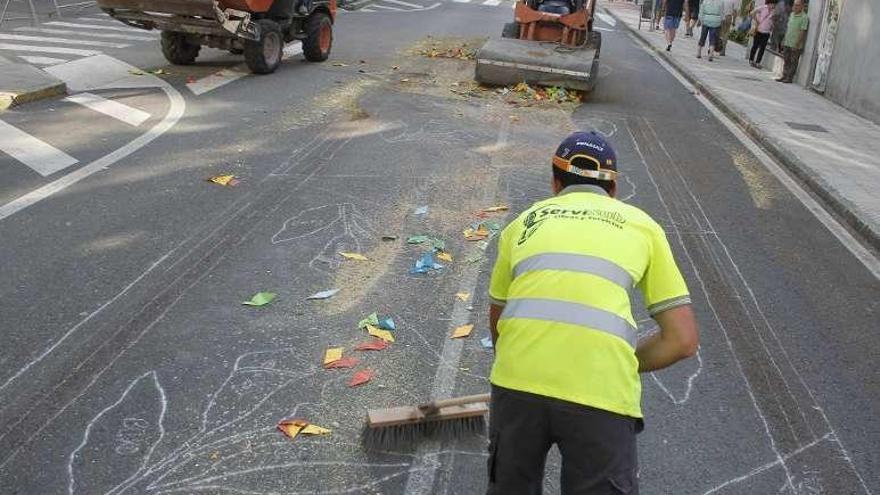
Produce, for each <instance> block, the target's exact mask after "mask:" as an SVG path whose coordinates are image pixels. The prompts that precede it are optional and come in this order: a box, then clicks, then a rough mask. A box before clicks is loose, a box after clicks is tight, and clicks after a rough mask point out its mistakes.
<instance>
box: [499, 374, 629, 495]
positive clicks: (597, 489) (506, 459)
mask: <svg viewBox="0 0 880 495" xmlns="http://www.w3.org/2000/svg"><path fill="white" fill-rule="evenodd" d="M490 407H491V409H490V424H489V462H488V467H489V490H488V494H489V495H519V494H522V495H539V494H540V493H541V487H542V485H543V481H544V463H545V461H546V458H547V452H548V451H549V450H550V447H551V446H552V445H553V444H556V446H557V447H558V448H559V452H560V453H561V454H562V480H561V487H562V490H561V491H562V495H617V494H627V495H638V493H639V487H638V479H637V477H636V473H637V471H638V461H637V454H636V433H638V431H640V430H641V420H637V419H635V418H630V417H627V416H621V415H619V414H614V413H611V412H608V411H603V410H601V409H594V408H592V407H587V406H583V405H580V404H575V403H572V402H567V401H563V400H559V399H553V398H550V397H544V396H540V395H534V394H529V393H526V392H519V391H515V390H510V389H506V388H501V387H497V386H493V387H492V403H491V406H490Z"/></svg>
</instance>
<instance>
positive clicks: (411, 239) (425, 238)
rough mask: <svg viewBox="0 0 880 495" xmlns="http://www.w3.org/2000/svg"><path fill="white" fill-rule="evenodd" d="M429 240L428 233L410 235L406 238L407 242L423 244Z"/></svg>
mask: <svg viewBox="0 0 880 495" xmlns="http://www.w3.org/2000/svg"><path fill="white" fill-rule="evenodd" d="M427 241H428V236H426V235H414V236H410V237H408V238H407V239H406V243H407V244H421V243H423V242H427Z"/></svg>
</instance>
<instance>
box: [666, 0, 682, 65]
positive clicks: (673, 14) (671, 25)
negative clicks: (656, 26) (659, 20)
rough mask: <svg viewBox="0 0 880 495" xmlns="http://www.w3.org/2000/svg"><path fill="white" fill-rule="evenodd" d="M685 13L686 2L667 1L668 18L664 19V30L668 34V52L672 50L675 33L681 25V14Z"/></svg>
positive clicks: (678, 0) (677, 0) (680, 0)
mask: <svg viewBox="0 0 880 495" xmlns="http://www.w3.org/2000/svg"><path fill="white" fill-rule="evenodd" d="M683 11H684V0H666V17H664V18H663V30H664V31H665V32H666V51H667V52H668V51H670V50H672V42H673V41H675V31H676V30H677V29H678V26H679V25H680V24H681V14H682V12H683Z"/></svg>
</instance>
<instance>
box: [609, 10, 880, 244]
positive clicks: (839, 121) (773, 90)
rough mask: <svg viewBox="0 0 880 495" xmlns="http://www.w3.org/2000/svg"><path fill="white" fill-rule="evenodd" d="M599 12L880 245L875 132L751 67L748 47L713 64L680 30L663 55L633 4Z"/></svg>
mask: <svg viewBox="0 0 880 495" xmlns="http://www.w3.org/2000/svg"><path fill="white" fill-rule="evenodd" d="M600 6H601V7H603V8H604V10H605V11H607V12H608V13H609V14H611V15H612V16H614V17H615V18H616V19H617V20H618V21H619V22H620V24H623V25H624V26H626V27H627V28H628V29H629V30H630V31H631V32H632V33H633V34H634V35H635V36H636V37H637V38H639V39H641V40H642V41H643V42H644V43H646V44H647V45H648V46H649V47H650V48H651V49H652V50H654V51H655V52H656V53H658V54H659V55H660V56H661V57H662V58H663V59H664V60H666V61H667V62H668V63H669V64H670V65H672V66H673V67H674V68H675V69H676V70H677V71H678V72H680V73H681V75H683V76H684V77H685V78H686V79H687V80H688V81H690V82H691V84H693V85H694V86H695V87H696V88H697V90H699V91H700V92H701V93H703V94H704V95H705V96H706V97H707V98H708V99H709V100H711V101H712V102H713V103H715V104H716V105H717V106H718V107H719V108H720V109H721V110H722V111H723V112H724V113H725V114H727V115H728V116H729V117H730V118H731V119H732V120H734V121H735V122H736V123H737V124H738V125H739V126H740V127H741V128H742V129H743V130H744V131H745V132H746V133H748V134H749V135H750V136H751V137H752V138H753V139H755V140H757V141H758V142H759V143H760V144H761V145H762V146H763V147H764V148H765V149H766V150H767V151H768V152H769V153H770V154H771V155H773V156H774V158H776V160H778V161H779V162H780V163H781V164H782V165H784V166H785V167H787V168H788V170H789V171H790V172H792V173H793V174H794V175H796V176H797V177H798V178H799V179H800V180H801V181H803V182H804V183H805V184H806V185H807V186H808V187H809V188H810V189H811V191H812V192H813V193H814V194H815V195H817V196H818V197H820V198H821V199H822V200H823V201H824V202H825V203H826V204H827V205H828V206H829V207H830V208H831V209H832V210H833V211H834V212H835V213H837V214H838V215H839V216H840V217H841V218H842V219H843V220H844V221H846V222H847V224H848V225H849V226H850V227H852V228H853V229H854V230H856V231H857V232H858V233H859V234H861V235H862V236H863V237H864V239H865V240H866V241H867V242H868V243H869V244H871V245H872V246H873V247H875V248H878V247H880V197H878V195H877V191H878V190H880V155H878V154H877V153H876V149H877V145H876V143H878V142H880V126H878V125H877V124H875V123H874V122H871V121H869V120H867V119H864V118H862V117H859V116H858V115H856V114H854V113H852V112H849V111H848V110H846V109H844V108H843V107H841V106H839V105H837V104H835V103H833V102H832V101H830V100H828V99H826V98H824V97H823V96H821V95H819V94H817V93H815V92H813V91H811V90H808V89H805V88H803V87H800V86H797V85H794V84H783V83H778V82H775V81H774V73H773V72H771V71H768V70H763V69H755V68H752V67H750V66H749V64H748V62H747V59H746V47H743V46H741V45H737V44H736V43H733V42H729V43H728V45H727V54H726V56H725V57H716V58H715V60H714V61H712V62H709V61H708V60H707V58H706V57H705V55H704V57H703V58H702V59H697V58H696V53H697V42H696V39H695V38H685V37H683V36H681V35H683V34H684V29H681V30H679V33H680V35H679V37H678V38H677V39H676V41H675V42H674V43H673V47H672V50H671V51H669V52H667V51H666V50H665V48H666V41H665V39H664V34H663V31H662V30H660V31H650V30H648V26H643V28H642V29H641V30H640V29H639V28H638V26H639V8H638V5H636V4H633V3H629V2H601V3H600ZM643 24H644V23H643ZM767 55H769V53H768V54H767ZM771 59H772V57H771ZM766 62H767V59H766V56H765V63H766Z"/></svg>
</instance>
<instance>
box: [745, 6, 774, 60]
mask: <svg viewBox="0 0 880 495" xmlns="http://www.w3.org/2000/svg"><path fill="white" fill-rule="evenodd" d="M775 11H776V0H767V1H766V2H765V3H764V5H762V6H760V7H758V8H756V9H755V10H753V11H752V12H751V13H750V14H749V16H750V17H751V18H752V34H753V35H754V37H753V38H752V49H751V51H750V52H749V65H751V66H752V67H754V68H756V69H760V68H761V60H763V59H764V50H765V49H766V48H767V42H768V41H770V32H771V31H772V30H773V15H774V12H775ZM756 55H757V57H756Z"/></svg>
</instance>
